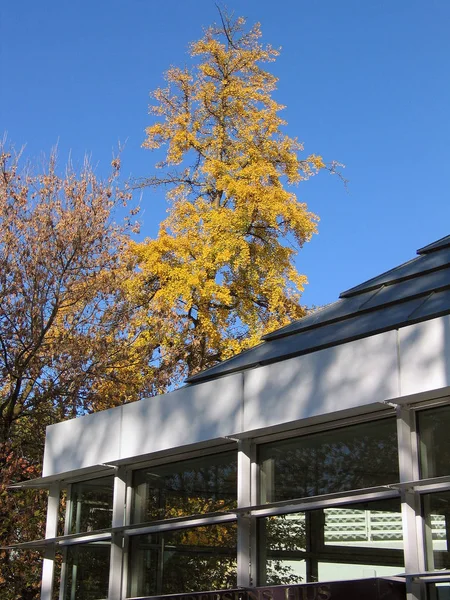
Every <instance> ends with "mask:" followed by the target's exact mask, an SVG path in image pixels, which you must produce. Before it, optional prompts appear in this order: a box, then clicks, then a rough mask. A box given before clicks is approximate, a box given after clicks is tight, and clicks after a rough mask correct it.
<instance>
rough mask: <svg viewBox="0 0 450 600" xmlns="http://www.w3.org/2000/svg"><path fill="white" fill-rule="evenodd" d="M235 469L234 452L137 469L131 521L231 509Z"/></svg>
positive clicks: (234, 498)
mask: <svg viewBox="0 0 450 600" xmlns="http://www.w3.org/2000/svg"><path fill="white" fill-rule="evenodd" d="M236 472H237V454H236V452H225V453H222V454H216V455H213V456H208V457H201V458H198V459H194V460H186V461H182V462H178V463H172V464H167V465H161V466H157V467H148V468H147V469H141V470H139V471H136V472H135V474H134V478H133V486H134V510H133V522H134V523H141V522H145V521H152V520H158V519H167V518H173V517H181V516H187V515H195V514H204V513H208V512H216V511H221V510H229V509H233V508H235V507H236V500H237V483H236V477H237V475H236Z"/></svg>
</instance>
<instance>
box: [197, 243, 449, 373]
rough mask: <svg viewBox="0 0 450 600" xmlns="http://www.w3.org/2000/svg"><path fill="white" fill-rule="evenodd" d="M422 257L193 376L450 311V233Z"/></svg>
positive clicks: (258, 362)
mask: <svg viewBox="0 0 450 600" xmlns="http://www.w3.org/2000/svg"><path fill="white" fill-rule="evenodd" d="M417 254H418V256H417V258H414V259H413V260H410V261H408V262H406V263H404V264H403V265H400V266H398V267H396V268H394V269H391V270H390V271H387V272H386V273H383V274H381V275H378V276H377V277H374V278H373V279H369V280H368V281H366V282H364V283H362V284H360V285H357V286H355V287H353V288H351V289H349V290H346V291H345V292H342V293H341V295H340V298H339V300H338V301H337V302H334V303H333V304H330V305H329V306H327V307H325V308H323V309H321V310H318V311H317V312H315V313H312V314H311V315H308V316H306V317H304V318H303V319H300V320H299V321H294V322H293V323H290V324H289V325H287V326H286V327H283V328H281V329H278V330H276V331H273V332H271V333H269V334H267V335H266V336H264V338H263V340H264V341H263V342H262V343H261V344H259V345H258V346H255V347H254V348H251V349H250V350H247V351H245V352H242V353H241V354H238V355H237V356H234V357H233V358H230V359H229V360H226V361H224V362H221V363H219V364H218V365H216V366H214V367H212V368H210V369H207V370H205V371H202V372H201V373H198V374H197V375H194V376H193V377H190V378H189V379H188V380H187V381H188V383H197V382H200V381H204V380H207V379H214V378H216V377H220V376H222V375H225V374H228V373H233V372H235V371H241V370H243V369H248V368H250V367H255V366H257V365H262V364H267V363H270V362H276V361H279V360H283V359H286V358H290V357H293V356H299V355H301V354H308V353H309V352H315V351H317V350H321V349H323V348H327V347H330V346H335V345H337V344H343V343H345V342H349V341H352V340H356V339H359V338H363V337H367V336H369V335H374V334H376V333H381V332H383V331H388V330H390V329H398V328H400V327H406V326H407V325H412V324H413V323H418V322H420V321H426V320H427V319H432V318H434V317H439V316H442V315H445V314H449V313H450V235H448V236H446V237H444V238H442V239H440V240H438V241H436V242H433V243H432V244H429V245H428V246H425V247H424V248H420V249H419V250H418V251H417Z"/></svg>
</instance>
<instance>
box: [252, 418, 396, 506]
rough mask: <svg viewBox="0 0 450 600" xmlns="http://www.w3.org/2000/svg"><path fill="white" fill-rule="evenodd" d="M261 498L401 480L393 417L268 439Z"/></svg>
mask: <svg viewBox="0 0 450 600" xmlns="http://www.w3.org/2000/svg"><path fill="white" fill-rule="evenodd" d="M259 463H260V466H261V498H260V500H261V502H277V501H279V500H289V499H292V498H302V497H305V496H317V495H320V494H329V493H332V492H340V491H344V490H355V489H359V488H366V487H372V486H377V485H383V484H387V483H393V482H396V481H398V479H399V474H398V452H397V430H396V422H395V418H392V419H383V420H378V421H372V422H370V423H362V424H359V425H352V426H350V427H345V428H342V429H333V430H331V431H326V432H323V433H317V434H313V435H308V436H303V437H297V438H293V439H288V440H282V441H277V442H272V443H269V444H264V445H262V446H261V447H260V448H259Z"/></svg>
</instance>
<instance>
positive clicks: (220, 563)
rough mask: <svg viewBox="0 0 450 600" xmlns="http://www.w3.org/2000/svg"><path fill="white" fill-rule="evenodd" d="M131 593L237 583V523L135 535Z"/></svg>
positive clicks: (223, 586)
mask: <svg viewBox="0 0 450 600" xmlns="http://www.w3.org/2000/svg"><path fill="white" fill-rule="evenodd" d="M130 572H131V583H130V594H129V595H130V596H132V597H134V596H155V595H158V594H177V593H182V592H199V591H203V590H205V591H206V590H221V589H226V588H233V587H236V523H224V524H220V525H206V526H201V527H191V528H189V529H180V530H177V531H169V532H165V533H158V534H149V535H139V536H133V537H132V538H131V549H130Z"/></svg>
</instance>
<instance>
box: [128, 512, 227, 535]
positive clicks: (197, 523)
mask: <svg viewBox="0 0 450 600" xmlns="http://www.w3.org/2000/svg"><path fill="white" fill-rule="evenodd" d="M236 519H237V514H236V513H231V514H230V513H227V514H224V515H221V516H217V517H198V518H190V519H186V520H184V521H177V522H176V523H173V522H167V523H159V524H158V525H149V526H147V527H130V528H126V529H124V532H123V533H124V535H125V536H127V537H131V536H134V535H141V534H142V535H144V534H147V533H159V532H161V531H172V530H173V531H175V530H177V529H187V528H188V527H201V526H202V525H216V524H217V523H231V522H233V521H236Z"/></svg>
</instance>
